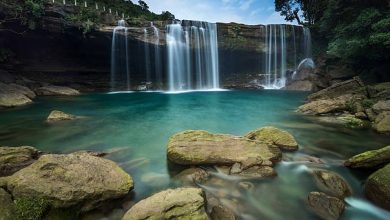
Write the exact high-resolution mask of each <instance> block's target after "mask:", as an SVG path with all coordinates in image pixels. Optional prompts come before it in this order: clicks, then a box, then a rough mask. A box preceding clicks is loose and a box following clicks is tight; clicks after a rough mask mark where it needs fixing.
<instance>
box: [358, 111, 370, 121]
mask: <svg viewBox="0 0 390 220" xmlns="http://www.w3.org/2000/svg"><path fill="white" fill-rule="evenodd" d="M355 117H356V118H358V119H362V120H366V119H368V117H367V115H366V113H364V112H363V111H361V112H357V113H356V114H355Z"/></svg>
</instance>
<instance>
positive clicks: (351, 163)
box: [344, 146, 390, 168]
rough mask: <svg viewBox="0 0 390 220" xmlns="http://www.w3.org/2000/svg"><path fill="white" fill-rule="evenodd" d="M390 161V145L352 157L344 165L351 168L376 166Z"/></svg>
mask: <svg viewBox="0 0 390 220" xmlns="http://www.w3.org/2000/svg"><path fill="white" fill-rule="evenodd" d="M388 163H390V146H387V147H384V148H381V149H379V150H372V151H367V152H364V153H361V154H358V155H356V156H353V157H351V158H350V159H348V160H347V161H345V163H344V165H345V166H347V167H351V168H375V167H378V166H381V165H383V164H388Z"/></svg>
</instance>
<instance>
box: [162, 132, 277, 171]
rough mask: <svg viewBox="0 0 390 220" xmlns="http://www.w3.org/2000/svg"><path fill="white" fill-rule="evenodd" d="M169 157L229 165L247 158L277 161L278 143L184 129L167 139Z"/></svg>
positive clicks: (176, 160)
mask: <svg viewBox="0 0 390 220" xmlns="http://www.w3.org/2000/svg"><path fill="white" fill-rule="evenodd" d="M167 153H168V159H169V160H170V161H172V162H174V163H177V164H181V165H232V164H234V163H236V162H238V163H239V162H242V161H245V160H247V159H248V158H256V159H258V160H261V161H272V162H277V161H280V159H281V152H280V150H279V148H278V147H276V146H272V145H267V144H263V143H260V142H258V141H253V140H249V139H247V138H244V137H237V136H232V135H225V134H211V133H209V132H207V131H184V132H181V133H178V134H176V135H174V136H172V137H171V138H170V140H169V143H168V151H167Z"/></svg>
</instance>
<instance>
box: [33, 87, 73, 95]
mask: <svg viewBox="0 0 390 220" xmlns="http://www.w3.org/2000/svg"><path fill="white" fill-rule="evenodd" d="M36 93H37V94H38V95H47V96H57V95H58V96H73V95H80V92H79V91H77V90H75V89H72V88H69V87H65V86H43V87H40V88H38V89H37V90H36Z"/></svg>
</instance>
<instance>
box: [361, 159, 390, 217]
mask: <svg viewBox="0 0 390 220" xmlns="http://www.w3.org/2000/svg"><path fill="white" fill-rule="evenodd" d="M365 195H366V197H367V198H368V199H369V200H371V201H372V202H374V203H375V204H377V205H379V206H381V207H383V208H385V209H387V210H390V164H388V165H386V166H385V167H384V168H382V169H380V170H378V171H376V172H375V173H373V174H371V176H369V177H368V179H367V181H366V185H365Z"/></svg>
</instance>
